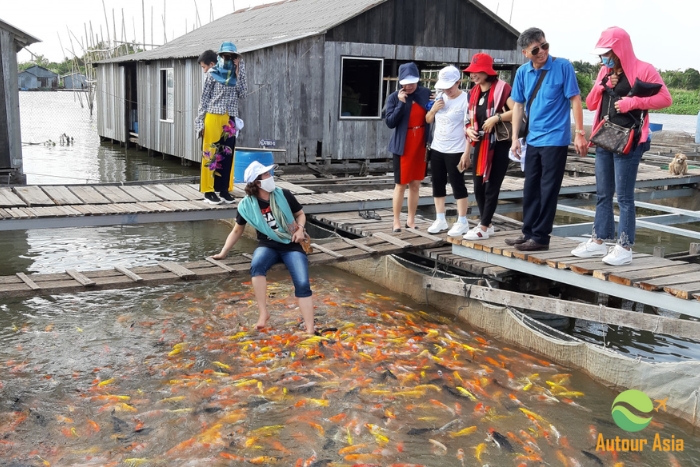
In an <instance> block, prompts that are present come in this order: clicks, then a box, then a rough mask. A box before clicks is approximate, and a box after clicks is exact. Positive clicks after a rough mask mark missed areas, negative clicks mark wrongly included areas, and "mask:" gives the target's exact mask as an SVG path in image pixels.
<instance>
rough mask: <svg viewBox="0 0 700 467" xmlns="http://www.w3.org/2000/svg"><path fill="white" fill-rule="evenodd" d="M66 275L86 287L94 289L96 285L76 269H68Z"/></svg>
mask: <svg viewBox="0 0 700 467" xmlns="http://www.w3.org/2000/svg"><path fill="white" fill-rule="evenodd" d="M66 274H68V275H69V276H71V277H72V278H73V279H75V280H76V281H78V282H80V284H81V285H83V286H84V287H92V286H94V285H95V281H93V280H92V279H90V278H88V277H86V276H85V275H84V274H82V273H80V272H78V271H76V270H75V269H66Z"/></svg>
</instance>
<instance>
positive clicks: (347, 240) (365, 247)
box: [341, 237, 377, 254]
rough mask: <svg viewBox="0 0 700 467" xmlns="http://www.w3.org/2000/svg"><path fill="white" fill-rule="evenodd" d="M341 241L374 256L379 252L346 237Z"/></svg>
mask: <svg viewBox="0 0 700 467" xmlns="http://www.w3.org/2000/svg"><path fill="white" fill-rule="evenodd" d="M341 240H343V241H344V242H345V243H347V244H348V245H352V246H354V247H355V248H359V249H360V250H363V251H366V252H367V253H372V254H374V253H376V252H377V250H375V249H374V248H372V247H371V246H367V245H364V244H362V243H360V242H356V241H355V240H351V239H349V238H345V237H341Z"/></svg>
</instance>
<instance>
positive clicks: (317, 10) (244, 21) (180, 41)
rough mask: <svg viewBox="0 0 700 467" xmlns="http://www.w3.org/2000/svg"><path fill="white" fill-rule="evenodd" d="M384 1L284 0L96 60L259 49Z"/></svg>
mask: <svg viewBox="0 0 700 467" xmlns="http://www.w3.org/2000/svg"><path fill="white" fill-rule="evenodd" d="M385 1H387V0H342V1H337V0H286V1H283V2H278V3H270V4H267V5H261V6H258V7H254V8H250V9H247V10H241V11H237V12H235V13H231V14H230V15H227V16H224V17H222V18H219V19H218V20H216V21H214V22H212V23H209V24H206V25H204V26H202V27H200V28H199V29H195V30H194V31H192V32H190V33H188V34H185V35H184V36H180V37H178V38H177V39H174V40H172V41H170V42H168V43H167V44H165V45H162V46H160V47H158V48H156V49H153V50H149V51H146V52H141V53H138V54H133V55H125V56H122V57H118V58H113V59H108V60H102V61H100V62H98V63H114V62H127V61H136V60H161V59H170V58H189V57H198V56H199V54H201V53H202V52H203V51H205V50H207V49H212V50H214V51H216V50H218V49H219V46H220V45H221V43H222V42H224V41H232V42H233V43H234V44H236V47H237V48H238V50H239V51H240V52H250V51H251V50H257V49H262V48H265V47H270V46H273V45H277V44H282V43H286V42H292V41H295V40H299V39H302V38H304V37H310V36H316V35H319V34H323V33H325V32H326V31H327V30H329V29H330V28H332V27H334V26H337V25H338V24H341V23H344V22H345V21H347V20H349V19H351V18H354V17H355V16H357V15H359V14H361V13H362V12H364V11H366V10H369V9H370V8H373V7H375V6H377V5H379V4H381V3H384V2H385Z"/></svg>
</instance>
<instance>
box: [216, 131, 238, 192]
mask: <svg viewBox="0 0 700 467" xmlns="http://www.w3.org/2000/svg"><path fill="white" fill-rule="evenodd" d="M224 144H225V145H226V146H228V147H230V148H231V154H229V155H224V158H223V160H222V161H221V168H220V169H218V170H217V172H218V173H220V174H221V176H218V175H214V191H215V192H216V193H228V189H229V182H230V180H231V172H232V171H233V156H234V155H235V154H236V137H235V136H231V137H230V138H228V139H227V140H226V143H224Z"/></svg>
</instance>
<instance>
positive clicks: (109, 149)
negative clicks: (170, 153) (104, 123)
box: [19, 92, 199, 185]
mask: <svg viewBox="0 0 700 467" xmlns="http://www.w3.org/2000/svg"><path fill="white" fill-rule="evenodd" d="M19 102H20V119H21V123H22V143H23V145H22V158H23V163H24V173H25V174H26V175H27V183H28V184H30V185H40V184H54V185H56V184H71V183H72V184H75V183H98V182H125V181H138V180H158V179H163V178H174V177H184V176H198V175H199V168H198V166H197V165H196V164H194V165H192V166H190V167H185V166H181V165H180V162H179V159H174V158H170V157H166V159H165V160H163V158H162V157H161V156H157V157H148V154H147V153H146V152H145V151H137V150H135V149H129V150H126V149H124V148H121V147H119V145H113V144H111V143H100V138H99V136H98V135H97V117H96V116H93V117H90V112H89V110H88V109H87V107H85V108H81V106H80V103H79V101H78V100H77V99H76V98H75V97H74V94H73V93H70V92H20V93H19ZM64 133H65V134H66V135H68V136H69V137H72V138H73V141H74V142H73V144H70V145H61V143H60V137H61V135H62V134H64ZM49 140H51V141H53V142H54V143H56V145H55V146H54V145H47V144H45V143H46V142H47V141H49Z"/></svg>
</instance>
